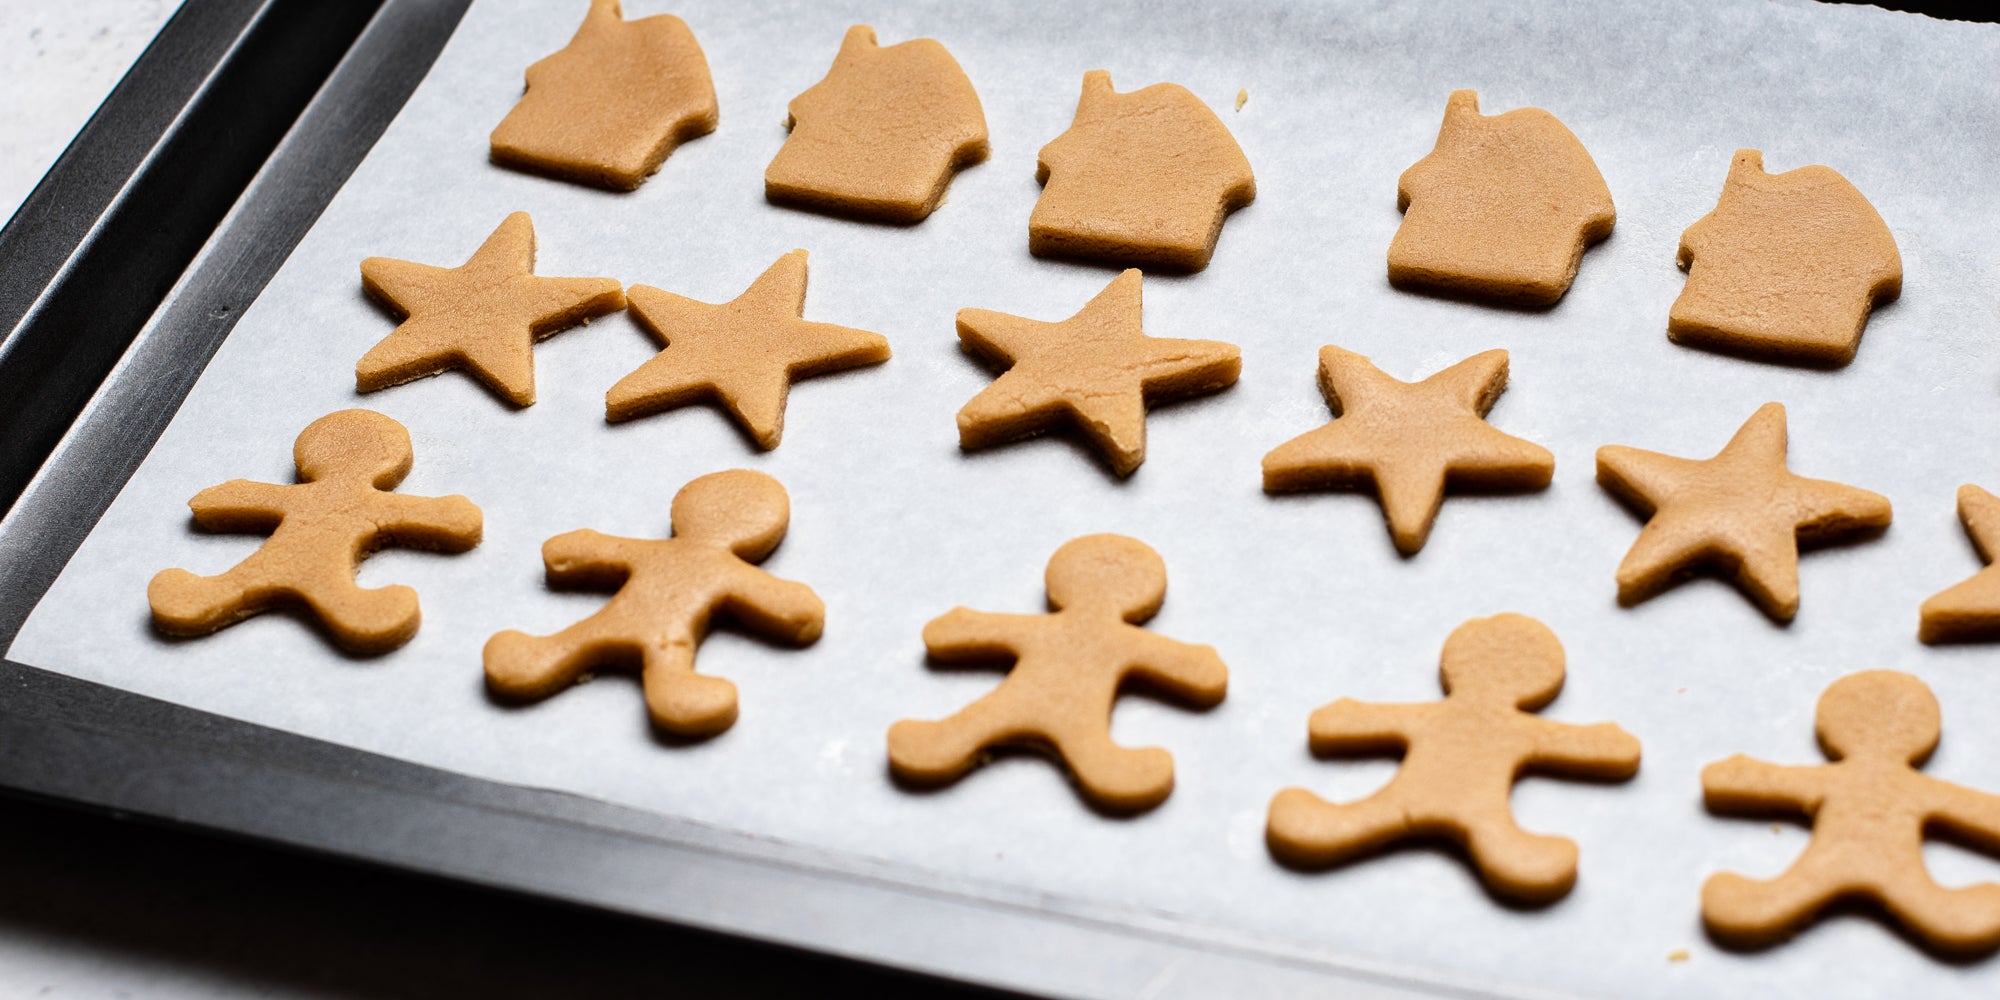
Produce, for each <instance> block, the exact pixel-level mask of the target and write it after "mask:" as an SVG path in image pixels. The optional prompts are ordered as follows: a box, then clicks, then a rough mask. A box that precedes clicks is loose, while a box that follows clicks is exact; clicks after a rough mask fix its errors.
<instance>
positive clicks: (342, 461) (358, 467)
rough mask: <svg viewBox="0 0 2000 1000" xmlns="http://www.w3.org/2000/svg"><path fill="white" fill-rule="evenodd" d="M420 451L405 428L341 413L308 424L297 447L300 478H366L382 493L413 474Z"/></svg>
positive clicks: (375, 416) (372, 416) (369, 415)
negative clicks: (412, 469)
mask: <svg viewBox="0 0 2000 1000" xmlns="http://www.w3.org/2000/svg"><path fill="white" fill-rule="evenodd" d="M414 457H415V452H414V451H413V450H412V449H411V447H410V432H409V431H407V430H404V429H403V425H402V424H399V423H397V422H396V421H394V420H392V419H390V418H389V417H385V416H383V415H382V414H380V413H376V412H374V411H373V410H342V411H340V412H339V413H332V414H328V415H327V416H324V417H321V418H319V419H318V420H315V421H313V422H312V423H310V424H308V425H306V429H305V430H303V431H300V432H299V436H298V439H297V440H296V441H295V442H293V444H292V461H293V462H294V463H296V464H297V465H298V468H299V479H300V480H302V481H304V482H313V481H315V480H319V479H330V478H341V477H347V476H365V477H367V479H368V481H369V482H370V483H371V484H373V485H374V487H375V488H376V489H378V490H390V489H395V488H396V484H397V483H400V482H402V481H403V477H404V476H407V475H409V474H410V462H411V460H412V459H413V458H414Z"/></svg>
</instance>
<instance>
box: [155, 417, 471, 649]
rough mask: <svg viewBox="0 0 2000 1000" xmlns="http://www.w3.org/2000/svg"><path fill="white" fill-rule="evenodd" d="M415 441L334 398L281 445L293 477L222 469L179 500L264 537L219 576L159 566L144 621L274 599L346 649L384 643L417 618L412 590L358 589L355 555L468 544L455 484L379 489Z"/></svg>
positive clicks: (219, 623)
mask: <svg viewBox="0 0 2000 1000" xmlns="http://www.w3.org/2000/svg"><path fill="white" fill-rule="evenodd" d="M413 454H414V452H413V451H412V449H411V447H410V433H409V431H407V430H405V429H404V428H403V425H402V424H399V423H397V422H396V421H394V420H392V419H390V418H388V417H385V416H383V415H382V414H380V413H374V412H371V411H369V410H341V411H339V412H337V413H331V414H328V415H326V416H324V417H321V418H319V419H318V420H315V421H313V422H312V423H311V424H308V425H307V426H306V429H305V430H304V431H302V432H300V434H299V436H298V440H297V442H296V443H295V444H294V445H293V448H292V457H293V460H294V462H295V463H296V464H297V466H298V475H299V481H298V483H296V484H294V485H288V486H281V485H276V484H272V483H254V482H250V481H248V480H244V479H233V480H230V481H229V482H226V483H223V484H222V485H220V486H211V487H209V488H208V489H205V490H202V491H201V492H200V493H197V494H195V497H194V499H193V500H190V501H188V507H189V508H190V509H191V510H192V511H193V512H194V523H195V524H196V525H198V526H200V527H201V528H204V529H206V530H208V531H221V532H233V533H244V534H269V535H270V536H271V537H270V538H268V539H266V540H265V541H264V543H263V544H262V545H261V546H259V547H258V549H257V551H256V552H254V553H251V555H250V557H249V558H248V559H245V560H243V561H242V562H240V563H237V564H236V565H235V567H233V568H231V569H230V570H229V571H228V572H226V573H222V574H220V575H218V576H196V575H195V574H193V573H190V572H188V571H187V570H184V569H169V570H162V571H161V572H160V573H159V574H158V575H157V576H154V577H153V580H152V582H151V583H150V584H149V585H148V586H147V587H146V600H147V602H148V603H149V604H151V605H152V609H153V625H154V627H156V628H158V629H159V630H160V631H161V632H165V633H167V634H168V635H178V636H196V635H206V634H208V633H210V632H214V631H216V630H217V629H220V628H222V627H224V626H226V625H232V624H234V623H236V622H238V621H241V620H242V619H244V618H248V617H250V616H251V615H254V614H257V613H259V612H262V611H268V610H271V609H274V608H291V609H295V610H298V611H300V612H303V613H304V614H306V615H307V616H309V617H310V618H312V619H313V620H316V621H317V622H319V624H320V625H321V626H323V627H324V629H325V630H326V633H327V634H328V635H329V636H331V637H332V639H333V641H334V642H335V643H337V644H339V645H340V647H341V648H343V649H345V650H347V651H348V652H350V653H356V654H361V655H374V654H379V653H386V652H389V651H390V650H393V649H395V648H397V647H399V646H401V645H403V644H404V643H406V642H408V641H410V637H411V636H413V635H416V633H417V625H418V624H419V622H420V621H421V620H422V616H421V615H420V613H419V611H418V607H417V592H416V591H415V590H412V589H410V588H409V587H406V586H403V585H401V584H397V585H394V586H388V587H382V588H380V589H376V590H363V589H362V588H360V587H358V586H356V585H355V583H354V574H355V570H356V568H357V567H358V566H359V564H360V562H361V560H362V559H363V558H365V557H366V556H367V555H368V553H370V552H373V551H375V550H376V549H380V548H386V547H389V546H396V547H401V548H415V549H434V550H437V551H440V552H463V551H465V550H467V549H470V548H472V547H473V546H475V545H478V544H479V538H480V528H481V519H480V513H479V508H478V507H475V506H473V505H472V502H471V501H470V500H467V499H466V498H464V497H462V496H449V497H419V496H404V495H401V494H397V493H391V492H388V491H389V490H393V489H395V488H396V484H397V483H400V482H402V481H403V477H404V476H407V475H409V472H410V464H411V460H412V456H413Z"/></svg>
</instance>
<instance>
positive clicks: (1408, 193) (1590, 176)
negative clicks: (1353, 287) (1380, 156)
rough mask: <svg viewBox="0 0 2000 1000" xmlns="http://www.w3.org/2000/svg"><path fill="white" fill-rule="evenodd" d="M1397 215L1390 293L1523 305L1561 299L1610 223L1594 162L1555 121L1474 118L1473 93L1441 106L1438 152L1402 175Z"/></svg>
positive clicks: (1542, 116) (1522, 111)
mask: <svg viewBox="0 0 2000 1000" xmlns="http://www.w3.org/2000/svg"><path fill="white" fill-rule="evenodd" d="M1396 205H1397V207H1398V208H1399V209H1401V210H1402V211H1403V213H1404V215H1403V224H1402V226H1401V227H1400V228H1398V229H1397V230H1396V237H1395V239H1394V240H1391V241H1390V243H1389V283H1390V284H1392V285H1394V286H1396V287H1397V288H1403V289H1416V290H1422V291H1431V292H1441V293H1444V294H1447V295H1457V296H1464V297H1468V298H1478V299H1486V300H1490V301H1494V302H1501V303H1508V304H1514V305H1526V306H1547V305H1554V304H1555V303H1556V302H1557V301H1558V300H1560V299H1561V298H1562V297H1563V294H1564V293H1565V292H1568V291H1569V286H1570V283H1571V282H1572V281H1575V280H1576V269H1577V265H1578V264H1579V263H1580V262H1581V261H1582V260H1583V250H1584V248H1585V247H1587V246H1589V245H1590V244H1592V243H1596V242H1598V241H1599V240H1602V239H1604V238H1605V237H1607V236H1609V235H1611V226H1612V223H1614V222H1615V221H1617V217H1618V216H1617V212H1616V211H1615V210H1614V209H1613V208H1612V206H1611V189H1610V188H1607V187H1605V186H1604V177H1603V175H1601V174H1599V173H1598V172H1597V164H1596V162H1595V161H1593V160H1592V159H1591V158H1590V153H1589V152H1588V151H1587V150H1585V149H1584V148H1583V143H1581V142H1578V141H1577V138H1576V135H1575V134H1574V133H1572V132H1570V130H1569V129H1568V128H1566V127H1565V126H1564V125H1563V123H1562V122H1560V121H1558V120H1556V116H1554V115H1552V114H1549V113H1548V112H1546V111H1543V110H1542V109H1541V108H1516V109H1514V110H1513V111H1509V112H1507V113H1506V114H1500V115H1490V116H1489V115H1481V114H1480V113H1479V95H1478V94H1477V93H1476V92H1474V91H1470V90H1455V91H1453V92H1452V94H1451V97H1450V98H1449V99H1448V100H1447V101H1446V102H1445V111H1444V124H1443V126H1441V127H1440V128H1439V129H1438V138H1437V148H1435V149H1433V150H1432V151H1431V153H1430V155H1428V156H1425V157H1424V158H1423V159H1421V160H1418V161H1417V162H1416V164H1415V165H1414V166H1412V167H1410V169H1408V170H1405V171H1403V177H1402V179H1401V180H1400V181H1398V182H1397V187H1396Z"/></svg>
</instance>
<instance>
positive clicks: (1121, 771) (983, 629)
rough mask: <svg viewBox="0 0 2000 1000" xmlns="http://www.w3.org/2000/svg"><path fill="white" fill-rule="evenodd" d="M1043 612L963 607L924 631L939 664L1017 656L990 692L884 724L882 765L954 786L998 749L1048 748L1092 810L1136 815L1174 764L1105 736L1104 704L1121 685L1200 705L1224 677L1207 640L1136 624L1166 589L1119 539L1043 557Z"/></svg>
mask: <svg viewBox="0 0 2000 1000" xmlns="http://www.w3.org/2000/svg"><path fill="white" fill-rule="evenodd" d="M1046 581H1047V586H1048V597H1049V607H1050V608H1052V609H1053V611H1052V612H1051V613H1049V614H1043V615H1003V614H991V613H988V612H984V611H971V610H968V609H966V608H953V609H952V610H951V611H950V612H948V613H946V614H944V615H942V616H940V617H938V618H934V619H932V620H931V622H930V624H928V625H925V626H924V647H925V648H926V649H928V650H929V651H930V655H931V657H932V658H933V659H936V660H939V661H943V662H958V661H973V662H996V661H997V662H1005V661H1007V660H1012V661H1013V667H1012V669H1011V670H1009V671H1008V673H1007V677H1006V679H1005V680H1003V681H1001V682H1000V686H999V687H998V688H995V689H994V690H993V691H992V693H990V694H988V695H986V696H985V697H983V698H980V699H979V700H978V701H975V702H973V703H972V704H971V705H968V706H966V708H964V709H963V710H961V711H959V712H958V713H957V714H955V715H952V716H951V717H950V718H947V719H943V720H940V721H936V722H928V721H918V720H911V719H905V720H903V721H901V722H898V723H896V724H895V725H893V726H891V727H889V766H890V768H891V769H892V770H893V771H894V772H895V774H896V776H897V777H899V778H901V779H902V780H904V781H907V782H911V783H915V784H942V783H945V782H950V781H955V780H957V779H958V778H959V777H961V776H962V775H964V774H965V773H966V772H967V771H969V770H971V769H972V768H973V767H974V766H975V765H976V764H978V763H979V761H980V760H981V759H982V754H983V753H984V752H985V751H986V750H987V749H988V748H991V747H996V746H1025V747H1031V748H1037V749H1041V750H1045V751H1049V752H1052V753H1053V754H1054V755H1055V756H1056V757H1057V758H1059V759H1060V760H1061V761H1062V762H1063V763H1065V764H1066V765H1067V766H1068V768H1069V772H1070V775H1071V777H1072V778H1073V779H1074V780H1075V782H1076V787H1077V789H1078V790H1079V791H1080V792H1081V793H1082V794H1083V795H1084V796H1085V797H1086V798H1087V799H1088V800H1089V801H1090V802H1091V803H1092V804H1093V805H1095V806H1097V807H1098V808H1101V809H1105V810H1109V811H1113V812H1139V811H1143V810H1147V809H1151V808H1153V807H1154V806H1157V805H1159V804H1160V803H1161V802H1164V801H1166V798H1167V796H1168V795H1169V794H1170V793H1171V792H1172V791H1173V788H1174V761H1173V757H1172V756H1171V755H1170V754H1168V753H1167V751H1165V750H1163V749H1161V748H1159V747H1145V748H1141V749H1133V748H1130V747H1123V746H1119V745H1118V744H1116V743H1113V742H1112V741H1111V709H1112V706H1113V703H1114V702H1115V701H1116V700H1117V697H1118V694H1119V690H1120V687H1121V686H1122V685H1124V684H1125V683H1126V682H1127V681H1128V680H1130V681H1138V682H1142V683H1144V684H1146V685H1147V686H1148V687H1149V688H1150V689H1152V690H1155V691H1158V692H1160V693H1163V694H1166V695H1168V696H1171V697H1172V698H1173V699H1174V700H1176V701H1180V702H1184V703H1186V704H1189V705H1193V706H1195V707H1198V708H1208V707H1211V706H1214V705H1216V704H1219V703H1220V702H1221V701H1222V698H1223V695H1224V694H1225V693H1226V691H1227V688H1228V683H1229V674H1228V669H1227V668H1226V667H1225V666H1224V665H1223V662H1222V658H1221V657H1220V656H1218V655H1217V654H1216V652H1215V650H1214V649H1213V648H1211V647H1208V646H1196V645H1191V644H1188V643H1184V642H1176V641H1174V640H1172V639H1168V638H1166V637H1165V636H1161V635H1158V634H1155V633H1153V632H1148V631H1146V630H1145V629H1143V628H1141V627H1140V626H1141V625H1143V624H1144V623H1145V622H1146V621H1147V620H1148V619H1150V618H1152V617H1153V615H1155V614H1157V613H1158V612H1159V610H1160V605H1161V604H1162V603H1163V602H1164V601H1165V600H1166V596H1167V567H1166V563H1165V562H1163V561H1162V560H1161V559H1160V556H1159V553H1157V552H1154V551H1153V550H1152V548H1151V547H1149V546H1147V545H1146V544H1145V543H1143V542H1140V541H1138V540H1137V539H1133V538H1127V537H1125V536H1123V535H1087V536H1085V537H1082V538H1078V539H1075V540H1073V541H1070V542H1068V543H1066V544H1064V545H1063V546H1062V547H1061V548H1059V549H1057V550H1056V553H1055V555H1054V556H1053V557H1051V558H1050V559H1049V564H1048V572H1047V574H1046Z"/></svg>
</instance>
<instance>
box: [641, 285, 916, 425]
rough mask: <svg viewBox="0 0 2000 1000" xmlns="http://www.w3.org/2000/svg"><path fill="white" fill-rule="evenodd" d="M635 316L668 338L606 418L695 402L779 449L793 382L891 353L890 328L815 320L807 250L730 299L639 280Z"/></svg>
mask: <svg viewBox="0 0 2000 1000" xmlns="http://www.w3.org/2000/svg"><path fill="white" fill-rule="evenodd" d="M627 294H628V295H629V296H630V298H631V308H632V316H633V318H635V319H637V320H638V321H639V325H640V326H642V327H644V328H645V329H646V331H647V332H648V333H650V334H652V335H653V337H654V339H656V340H658V341H659V342H660V343H661V344H662V345H663V346H662V349H661V351H660V353H658V354H656V355H654V356H653V357H652V358H651V359H650V360H648V361H647V362H646V363H645V364H643V365H641V366H639V368H638V370H636V371H634V372H632V373H631V374H630V375H627V376H625V377H624V378H622V379H619V380H618V383H617V384H616V385H613V386H612V387H611V391H610V392H608V393H606V394H605V397H604V416H605V419H606V420H610V421H614V422H616V421H622V420H632V419H636V418H638V417H643V416H646V415H648V414H652V413H658V412H660V411H662V410H668V409H672V408H674V407H678V406H684V405H687V404H689V403H697V402H713V403H717V404H719V405H720V406H722V408H723V409H725V410H727V411H728V413H729V415H730V416H731V417H734V418H735V420H736V423H737V424H738V425H739V426H741V427H742V428H743V430H744V432H745V433H747V434H749V436H750V437H751V439H752V440H754V441H755V442H756V443H757V445H758V447H760V448H764V449H766V450H769V449H772V448H776V447H777V446H778V441H779V439H780V438H781V437H782V436H783V435H784V430H785V400H786V398H787V397H788V396H789V395H790V394H791V386H792V382H793V381H795V380H797V379H802V378H810V377H812V376H814V375H825V374H828V373H831V372H837V371H843V370H846V369H848V368H854V367H858V366H861V365H873V364H880V363H882V362H884V361H887V360H889V342H888V341H887V340H886V339H884V338H883V337H882V335H880V334H876V333H870V332H868V331H867V330H856V329H853V328H851V327H845V326H835V325H833V324H832V323H812V322H808V321H806V320H805V319H804V318H803V317H804V314H805V307H806V252H805V251H804V250H793V251H792V252H791V253H788V254H785V255H784V256H782V257H780V258H778V260H777V262H776V263H773V264H772V265H771V266H770V267H769V268H767V269H766V270H765V271H764V273H763V274H761V275H759V276H758V278H757V280H756V281H755V282H752V283H751V285H750V288H749V289H748V290H746V291H745V292H744V293H743V294H741V295H739V296H737V297H736V298H734V299H731V300H730V301H728V302H724V303H721V304H711V303H707V302H697V301H695V300H693V299H689V298H683V297H681V296H679V295H675V294H673V293H672V292H665V291H661V290H660V289H657V288H653V287H651V286H649V285H633V286H632V288H631V289H630V290H629V291H628V292H627Z"/></svg>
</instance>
